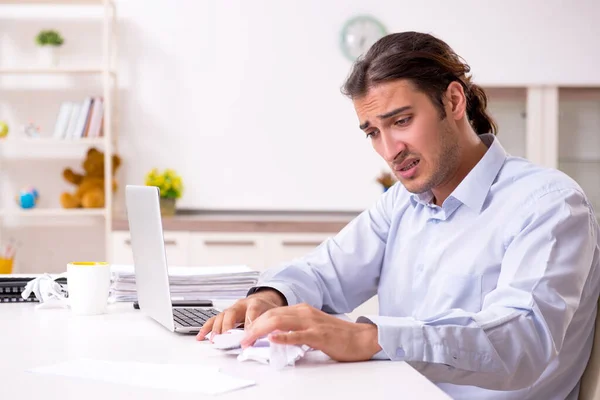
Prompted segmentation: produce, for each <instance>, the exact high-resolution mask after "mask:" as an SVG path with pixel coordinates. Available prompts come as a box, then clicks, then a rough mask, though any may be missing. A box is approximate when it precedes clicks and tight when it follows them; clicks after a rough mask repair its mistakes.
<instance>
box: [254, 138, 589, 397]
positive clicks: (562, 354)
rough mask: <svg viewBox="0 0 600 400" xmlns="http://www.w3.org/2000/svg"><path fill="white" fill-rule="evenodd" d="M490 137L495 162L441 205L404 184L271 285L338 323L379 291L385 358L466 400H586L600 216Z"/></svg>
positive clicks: (578, 192) (558, 178) (568, 186)
mask: <svg viewBox="0 0 600 400" xmlns="http://www.w3.org/2000/svg"><path fill="white" fill-rule="evenodd" d="M481 138H482V140H483V141H484V143H485V144H486V145H487V146H488V150H487V152H486V154H485V155H484V156H483V158H482V159H481V160H480V161H479V163H478V164H477V165H476V166H475V167H474V168H473V169H472V170H471V172H470V173H469V174H468V175H467V176H466V177H465V179H464V180H463V181H462V182H461V183H460V185H459V186H458V187H457V188H456V189H455V190H454V192H452V194H451V195H450V196H449V197H448V198H447V199H446V200H445V201H444V203H443V204H442V206H441V207H440V206H436V205H435V204H433V203H431V200H432V198H433V196H432V194H431V193H426V194H420V195H414V194H411V193H409V192H408V191H407V190H406V189H405V188H404V187H403V186H402V185H401V184H400V183H397V184H396V185H394V186H393V187H392V188H390V189H389V190H388V191H387V192H386V193H384V194H383V195H382V196H381V198H380V199H379V200H378V201H377V202H376V204H375V205H374V206H373V207H372V208H370V209H368V210H366V211H364V212H363V213H361V214H360V215H359V216H358V217H356V218H355V219H354V220H353V221H351V222H350V223H349V224H348V225H347V226H346V227H345V228H344V229H342V230H341V231H340V232H339V233H338V234H337V235H336V236H334V237H332V238H329V239H328V240H326V241H325V242H323V243H322V244H321V245H320V246H319V247H318V248H316V249H315V250H314V251H312V252H311V253H310V254H308V255H306V256H305V257H301V258H298V259H295V260H292V261H290V262H289V263H286V264H285V265H281V266H278V267H276V268H272V269H270V270H268V271H267V272H265V273H264V274H263V276H261V278H260V281H259V283H258V285H257V287H264V286H267V287H272V288H275V289H277V290H279V291H280V292H281V293H282V294H283V295H284V296H285V297H286V299H287V301H288V304H290V305H293V304H297V303H308V304H310V305H312V306H314V307H316V308H319V309H322V310H324V311H326V312H331V313H347V312H351V311H352V310H353V309H354V308H356V307H357V306H358V305H360V304H361V303H363V302H365V301H366V300H368V299H369V298H371V297H372V296H373V295H375V294H378V298H379V310H380V311H379V315H365V316H362V317H360V318H359V319H358V322H365V323H374V324H376V325H377V326H378V341H379V345H380V346H381V347H382V349H383V350H382V351H381V352H380V353H378V354H376V355H375V357H374V358H378V359H382V358H383V359H389V360H394V361H406V362H408V363H409V364H411V365H412V366H413V367H414V368H416V369H417V370H418V371H420V372H421V373H422V374H423V375H425V376H426V377H428V378H429V379H430V380H431V381H433V382H435V383H436V384H437V385H438V386H439V387H440V388H442V389H443V390H444V391H445V392H446V393H448V394H449V395H450V396H451V397H453V398H455V399H478V400H481V399H519V400H523V399H543V400H550V399H557V400H558V399H560V400H563V399H566V398H568V399H576V398H577V394H578V390H579V379H580V377H581V375H582V373H583V370H584V368H585V366H586V364H587V361H588V358H589V355H590V351H591V346H592V341H593V329H594V321H595V317H596V309H597V303H598V296H599V291H600V286H599V285H600V282H599V280H600V275H599V274H600V270H599V263H600V259H599V238H600V230H599V227H598V223H597V220H596V217H595V214H594V210H593V209H592V207H591V205H590V203H589V201H588V199H587V198H586V196H585V194H584V193H583V191H582V189H581V188H580V187H579V186H578V185H577V183H575V181H573V180H572V179H571V178H569V177H568V176H567V175H565V174H563V173H562V172H559V171H557V170H554V169H546V168H542V167H539V166H536V165H534V164H532V163H530V162H529V161H527V160H524V159H522V158H517V157H512V156H508V155H507V154H506V152H505V151H504V149H503V147H502V146H501V144H500V142H499V140H498V139H497V138H495V137H494V136H493V135H490V134H487V135H482V136H481ZM253 290H254V289H253ZM253 290H251V292H252V291H253ZM376 379H377V378H376V377H372V381H373V382H375V380H376ZM365 381H366V382H369V381H370V378H369V377H368V376H365ZM399 390H400V393H401V388H399Z"/></svg>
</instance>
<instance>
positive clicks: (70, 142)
mask: <svg viewBox="0 0 600 400" xmlns="http://www.w3.org/2000/svg"><path fill="white" fill-rule="evenodd" d="M104 140H105V139H104V137H99V138H79V139H75V138H73V139H55V138H51V137H50V138H48V137H42V138H16V139H15V138H10V137H9V138H8V139H7V140H6V143H14V144H17V145H32V146H63V145H64V146H92V145H97V146H99V145H103V144H104ZM1 143H2V141H0V144H1Z"/></svg>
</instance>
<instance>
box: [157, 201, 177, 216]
mask: <svg viewBox="0 0 600 400" xmlns="http://www.w3.org/2000/svg"><path fill="white" fill-rule="evenodd" d="M175 203H176V202H175V199H172V198H166V197H161V198H160V214H161V215H162V216H163V217H172V216H173V215H175V208H176V207H175V205H176V204H175Z"/></svg>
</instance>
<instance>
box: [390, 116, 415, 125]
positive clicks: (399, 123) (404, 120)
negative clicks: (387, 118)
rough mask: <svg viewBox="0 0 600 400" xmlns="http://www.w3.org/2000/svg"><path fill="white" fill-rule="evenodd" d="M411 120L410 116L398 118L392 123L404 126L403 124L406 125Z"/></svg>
mask: <svg viewBox="0 0 600 400" xmlns="http://www.w3.org/2000/svg"><path fill="white" fill-rule="evenodd" d="M411 120H412V117H406V118H402V119H399V120H398V121H396V122H395V123H394V125H397V126H404V125H407V124H408V123H409V122H410V121H411Z"/></svg>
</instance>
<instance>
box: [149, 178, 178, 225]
mask: <svg viewBox="0 0 600 400" xmlns="http://www.w3.org/2000/svg"><path fill="white" fill-rule="evenodd" d="M146 186H156V187H158V188H159V190H160V212H161V214H162V215H163V216H173V215H175V209H176V201H177V199H179V198H180V197H181V195H182V194H183V182H182V180H181V176H179V175H178V174H177V173H176V172H175V171H174V170H172V169H166V170H164V171H163V172H159V171H158V169H156V168H153V169H152V170H150V172H148V174H147V175H146Z"/></svg>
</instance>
